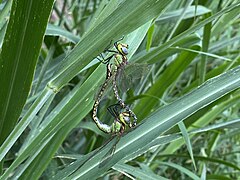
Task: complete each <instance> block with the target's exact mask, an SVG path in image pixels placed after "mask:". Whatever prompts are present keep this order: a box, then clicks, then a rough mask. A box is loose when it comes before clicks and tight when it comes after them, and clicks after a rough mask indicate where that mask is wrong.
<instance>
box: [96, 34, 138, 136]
mask: <svg viewBox="0 0 240 180" xmlns="http://www.w3.org/2000/svg"><path fill="white" fill-rule="evenodd" d="M121 40H123V38H121V39H120V40H118V41H116V42H115V43H114V47H115V49H116V50H110V49H106V50H105V51H104V52H110V53H113V54H112V55H111V56H109V57H108V58H106V59H105V58H104V57H103V55H102V54H100V56H101V59H100V58H98V60H99V61H101V62H102V63H104V64H107V76H106V80H105V82H104V83H103V85H102V86H101V89H100V91H99V93H98V95H97V98H96V100H95V103H94V105H93V115H92V117H93V120H94V122H95V123H96V125H97V126H98V128H99V129H100V130H102V131H103V132H105V133H108V134H120V135H121V134H122V133H123V132H124V131H125V129H126V127H127V126H128V127H129V128H132V127H134V126H136V123H137V117H136V115H135V114H134V112H133V111H132V110H131V109H130V108H129V106H128V105H127V104H125V102H124V101H123V100H122V99H121V97H120V95H119V91H118V86H117V78H118V77H119V75H120V74H121V71H122V70H123V69H124V68H125V66H126V65H127V64H128V59H127V54H128V45H127V44H123V43H119V42H120V41H121ZM112 58H114V63H110V60H111V59H112ZM110 82H111V83H112V89H113V92H114V96H115V98H116V99H117V101H118V103H117V104H114V105H111V106H109V107H108V108H107V110H108V111H109V112H110V114H111V115H112V116H113V117H114V122H113V123H112V125H111V126H109V125H107V124H104V123H103V122H102V121H100V120H99V118H98V117H97V110H98V107H99V104H100V101H101V99H102V96H103V94H104V92H105V91H106V88H107V86H108V84H109V83H110Z"/></svg>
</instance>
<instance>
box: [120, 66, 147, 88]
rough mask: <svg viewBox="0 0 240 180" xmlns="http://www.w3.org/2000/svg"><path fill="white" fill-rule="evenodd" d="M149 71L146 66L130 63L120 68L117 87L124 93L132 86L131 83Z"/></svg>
mask: <svg viewBox="0 0 240 180" xmlns="http://www.w3.org/2000/svg"><path fill="white" fill-rule="evenodd" d="M148 71H149V68H148V65H147V64H139V63H131V64H127V65H126V66H124V67H121V68H120V69H119V71H118V74H117V83H118V87H119V88H120V90H121V91H122V92H126V91H127V90H128V89H130V88H131V87H132V86H133V82H134V81H135V80H137V79H140V78H141V77H143V76H144V75H146V74H147V72H148Z"/></svg>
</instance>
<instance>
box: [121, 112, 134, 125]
mask: <svg viewBox="0 0 240 180" xmlns="http://www.w3.org/2000/svg"><path fill="white" fill-rule="evenodd" d="M130 117H131V115H130V113H129V112H127V111H125V112H122V113H120V114H119V120H120V122H121V123H122V124H124V126H126V125H127V126H128V127H130V128H132V127H133V125H132V122H131V118H130Z"/></svg>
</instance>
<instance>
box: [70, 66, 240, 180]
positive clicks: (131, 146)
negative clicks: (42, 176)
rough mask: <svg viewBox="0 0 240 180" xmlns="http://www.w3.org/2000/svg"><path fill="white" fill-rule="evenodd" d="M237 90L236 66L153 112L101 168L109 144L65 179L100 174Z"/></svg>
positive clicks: (239, 80)
mask: <svg viewBox="0 0 240 180" xmlns="http://www.w3.org/2000/svg"><path fill="white" fill-rule="evenodd" d="M239 87H240V66H239V67H237V68H235V69H232V70H230V71H228V72H227V73H224V74H222V75H221V76H218V77H216V78H213V79H211V80H208V81H207V82H206V83H204V84H203V85H202V86H201V87H199V88H198V89H196V90H194V91H193V92H191V93H189V94H187V95H186V96H184V97H182V98H180V99H178V100H177V101H175V102H173V103H171V104H169V105H166V106H164V107H163V108H160V109H158V110H156V111H155V112H154V113H153V114H152V115H151V116H149V117H148V118H146V119H145V120H144V121H143V123H142V124H140V125H139V126H138V127H137V128H136V129H135V130H133V131H131V132H129V133H128V134H126V135H124V136H123V137H122V138H121V139H120V141H119V142H118V144H117V147H116V150H115V153H114V156H113V157H112V159H110V160H109V161H108V163H107V164H106V165H105V167H102V168H99V164H100V162H101V159H102V158H103V156H104V155H105V154H106V152H108V150H109V149H110V148H111V145H112V143H109V145H108V146H106V147H104V148H102V149H101V150H99V152H98V153H97V154H96V155H94V156H93V157H92V158H90V159H88V161H86V163H85V164H84V165H82V166H80V168H79V169H78V170H77V171H76V172H74V171H75V170H76V168H77V166H76V165H77V163H76V165H74V167H72V166H73V165H72V166H70V167H69V170H68V172H69V173H70V172H71V171H72V172H74V173H73V174H72V175H70V176H69V177H68V179H73V178H83V179H91V178H93V177H96V176H99V175H101V174H102V173H103V172H105V171H106V170H107V169H109V168H110V167H112V166H113V165H114V164H116V163H117V162H118V161H120V160H121V159H123V158H124V157H126V156H131V154H132V153H134V152H135V151H136V150H137V149H139V148H141V147H143V146H146V145H147V144H148V143H150V142H151V141H153V140H154V139H155V138H157V137H158V136H159V135H160V134H162V133H163V132H165V131H166V130H168V129H169V128H171V127H173V126H174V125H176V124H177V123H179V122H180V121H182V120H183V119H185V118H187V117H188V116H190V115H192V114H193V113H195V112H196V111H198V110H199V109H201V108H203V107H205V106H207V105H208V104H210V103H212V102H213V101H216V100H217V99H219V98H220V97H222V96H224V95H225V94H227V93H229V92H231V91H233V90H234V89H236V88H239ZM70 169H71V170H70ZM66 175H67V174H66ZM68 175H69V174H68Z"/></svg>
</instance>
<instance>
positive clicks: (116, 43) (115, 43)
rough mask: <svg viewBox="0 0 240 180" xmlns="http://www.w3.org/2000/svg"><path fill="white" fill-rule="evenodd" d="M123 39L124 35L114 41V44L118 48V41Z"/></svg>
mask: <svg viewBox="0 0 240 180" xmlns="http://www.w3.org/2000/svg"><path fill="white" fill-rule="evenodd" d="M123 39H124V36H122V37H121V38H120V39H119V40H117V41H115V42H114V46H115V48H116V49H117V45H118V42H119V41H122V40H123Z"/></svg>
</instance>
